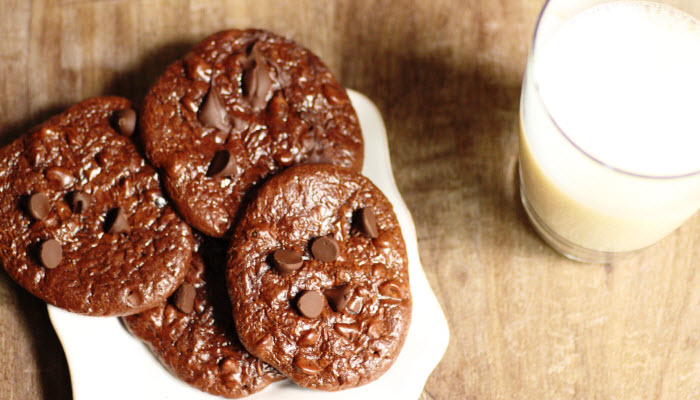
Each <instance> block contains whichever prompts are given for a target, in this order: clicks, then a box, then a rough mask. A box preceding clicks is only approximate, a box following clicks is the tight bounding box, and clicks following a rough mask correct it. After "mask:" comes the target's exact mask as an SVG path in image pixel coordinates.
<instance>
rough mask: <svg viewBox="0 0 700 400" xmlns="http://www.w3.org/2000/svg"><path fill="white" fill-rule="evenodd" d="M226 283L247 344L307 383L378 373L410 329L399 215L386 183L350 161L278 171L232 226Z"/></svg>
mask: <svg viewBox="0 0 700 400" xmlns="http://www.w3.org/2000/svg"><path fill="white" fill-rule="evenodd" d="M226 281H227V285H228V290H229V295H230V296H231V301H232V308H233V310H232V311H233V315H234V320H235V323H236V328H237V330H238V334H239V337H240V340H241V342H242V343H243V345H244V346H245V347H246V348H247V349H248V351H250V352H251V353H252V354H253V355H255V356H256V357H258V358H260V359H262V360H264V361H265V362H267V363H269V364H270V365H272V366H273V367H274V368H276V369H277V370H279V371H280V372H282V373H283V374H285V375H286V376H288V377H289V378H290V379H291V380H292V381H294V382H296V383H297V384H299V385H301V386H304V387H309V388H313V389H321V390H328V391H332V390H339V389H345V388H349V387H354V386H359V385H363V384H366V383H368V382H370V381H372V380H374V379H376V378H378V377H379V376H380V375H381V374H382V373H384V372H385V371H386V370H387V369H388V368H389V366H391V364H392V363H393V361H394V360H395V358H396V356H397V355H398V353H399V350H400V349H401V347H402V345H403V342H404V339H405V337H406V333H407V331H408V327H409V323H410V316H411V293H410V289H409V279H408V261H407V256H406V248H405V244H404V241H403V236H402V235H401V229H400V227H399V224H398V221H397V219H396V216H395V214H394V212H393V208H392V206H391V203H389V201H388V200H387V199H386V198H385V197H384V195H383V194H382V193H381V192H380V191H379V189H377V187H375V186H374V185H373V184H372V183H371V182H370V181H369V180H368V179H367V178H365V177H363V176H361V175H359V174H358V173H356V172H354V171H352V170H349V169H346V168H342V167H338V166H332V165H321V164H315V165H301V166H296V167H292V168H289V169H287V170H285V171H283V172H281V173H280V174H278V175H276V176H274V177H272V178H270V179H269V180H268V181H267V182H266V183H265V184H264V185H263V186H262V187H261V188H260V189H259V191H258V192H257V194H256V196H255V198H254V199H252V201H251V202H250V204H249V205H248V207H247V208H246V210H245V212H244V213H243V214H242V216H241V220H240V223H239V224H238V225H237V226H236V229H235V230H234V232H233V236H232V240H231V246H230V249H229V254H228V268H227V275H226Z"/></svg>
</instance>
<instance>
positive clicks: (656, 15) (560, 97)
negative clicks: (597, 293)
mask: <svg viewBox="0 0 700 400" xmlns="http://www.w3.org/2000/svg"><path fill="white" fill-rule="evenodd" d="M543 18H546V13H545V16H544V17H543ZM547 36H548V37H546V38H538V40H537V41H536V43H535V47H534V52H533V55H532V56H531V57H530V61H529V64H528V70H527V72H526V76H525V80H524V82H523V95H522V101H521V138H520V140H521V146H520V169H521V184H522V186H521V188H522V190H523V192H524V195H525V196H526V198H527V200H526V201H525V203H526V208H528V211H529V212H530V213H531V218H534V219H536V220H537V221H536V222H535V225H536V226H538V225H540V226H539V228H540V230H542V229H545V230H547V232H544V233H545V235H544V236H545V237H547V235H548V234H552V235H553V236H554V237H556V238H557V239H558V240H561V241H563V242H569V243H568V244H571V245H574V247H575V246H579V247H582V248H585V249H589V250H595V251H601V252H614V253H615V252H627V251H632V250H636V249H639V248H643V247H646V246H648V245H650V244H652V243H654V242H656V241H657V240H659V239H661V238H662V237H664V236H666V235H667V234H669V233H670V232H672V231H673V230H674V229H675V228H676V227H678V226H679V225H680V224H681V223H682V222H683V221H684V220H686V219H687V218H688V217H689V216H690V215H692V214H693V213H694V212H695V211H696V210H697V209H698V206H700V174H697V172H698V171H700V21H698V20H696V19H694V18H693V17H691V16H690V15H688V14H685V13H683V12H681V11H679V10H676V9H674V8H671V7H669V6H666V5H662V4H658V3H652V2H645V1H628V0H624V1H615V2H609V3H604V4H600V5H597V6H594V7H592V8H589V9H587V10H585V11H583V12H581V13H579V14H577V15H576V16H575V17H573V18H572V19H570V20H569V21H567V22H565V23H563V24H562V25H560V26H558V27H557V29H554V30H553V31H552V32H551V33H550V34H548V35H547ZM558 128H560V129H561V131H562V132H564V133H565V135H563V134H562V133H561V132H560V130H559V129H558ZM533 214H534V215H533ZM541 225H545V226H546V227H545V228H542V226H541ZM560 250H561V249H560Z"/></svg>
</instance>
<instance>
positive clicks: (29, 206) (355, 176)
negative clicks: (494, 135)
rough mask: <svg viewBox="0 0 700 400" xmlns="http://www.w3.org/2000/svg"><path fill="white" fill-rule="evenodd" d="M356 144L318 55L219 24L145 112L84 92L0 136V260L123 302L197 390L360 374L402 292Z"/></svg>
mask: <svg viewBox="0 0 700 400" xmlns="http://www.w3.org/2000/svg"><path fill="white" fill-rule="evenodd" d="M142 154H145V157H144V156H142ZM362 161H363V141H362V134H361V132H360V127H359V123H358V119H357V115H356V114H355V111H354V109H353V108H352V105H351V104H350V101H349V98H348V96H347V93H346V92H345V90H344V89H343V88H342V87H341V86H340V85H339V84H338V83H337V81H336V80H335V79H334V78H333V76H332V75H331V73H330V72H329V71H328V69H327V67H326V66H325V65H324V64H323V63H322V62H321V61H320V60H319V58H318V57H316V56H315V55H314V54H312V53H311V52H309V51H308V50H306V49H304V48H302V47H300V46H298V45H297V44H295V43H294V42H292V41H290V40H288V39H285V38H282V37H279V36H277V35H274V34H272V33H269V32H265V31H261V30H246V31H239V30H232V31H225V32H220V33H217V34H214V35H212V36H210V37H208V38H206V39H205V40H203V41H202V42H200V43H199V44H197V45H196V46H195V47H194V48H193V49H192V50H191V51H190V52H189V53H188V54H186V55H185V56H184V57H183V58H182V59H180V60H178V61H176V62H174V63H173V64H172V65H170V66H169V67H168V68H167V69H166V71H165V72H164V73H163V74H162V75H161V77H160V78H159V79H158V80H157V81H156V82H155V84H154V85H153V86H152V87H151V89H150V90H149V92H148V94H147V96H146V98H145V99H144V101H143V107H142V110H141V112H140V115H138V116H137V113H136V111H135V110H134V109H133V107H132V105H131V103H130V102H129V101H128V100H126V99H123V98H118V97H101V98H93V99H89V100H86V101H83V102H81V103H79V104H77V105H75V106H73V107H71V108H70V109H68V110H67V111H65V112H64V113H62V114H60V115H58V116H56V117H53V118H52V119H50V120H48V121H46V122H45V123H44V124H42V125H40V126H38V127H36V128H35V129H33V130H32V131H30V132H29V133H27V134H26V135H25V136H23V137H21V138H19V139H17V140H16V141H15V142H13V143H12V144H10V145H8V146H7V147H5V148H4V149H2V150H1V151H0V187H2V190H3V196H2V197H1V198H0V208H1V209H2V211H3V212H2V213H0V260H1V261H2V264H3V266H4V268H5V270H6V271H7V272H8V274H9V275H10V276H11V277H12V278H13V279H15V280H16V281H17V282H19V284H20V285H22V286H23V287H25V288H26V289H27V290H28V291H30V292H31V293H33V294H35V295H36V296H38V297H40V298H42V299H44V300H45V301H47V302H48V303H50V304H53V305H55V306H58V307H61V308H64V309H67V310H69V311H73V312H77V313H81V314H86V315H94V316H121V317H124V322H125V325H126V327H127V328H128V329H129V331H130V332H131V333H132V334H133V335H134V336H136V337H138V338H140V339H141V340H143V341H144V342H145V343H146V344H147V345H148V346H149V347H150V348H151V350H152V351H153V352H154V354H155V355H156V356H157V357H158V358H159V359H160V360H161V362H162V363H163V365H164V366H165V367H167V368H168V369H169V370H170V371H171V372H172V373H173V374H174V375H176V376H177V377H178V378H180V379H182V380H183V381H185V382H187V383H189V384H191V385H193V386H195V387H197V388H199V389H201V390H204V391H206V392H209V393H212V394H215V395H220V396H224V397H229V398H239V397H244V396H247V395H249V394H252V393H255V392H257V391H259V390H262V389H263V388H264V387H265V386H267V385H268V384H269V383H272V382H275V381H278V380H281V379H284V378H285V377H287V378H289V379H291V380H292V381H293V382H295V383H296V384H298V385H300V386H303V387H308V388H313V389H319V390H328V391H333V390H340V389H345V388H350V387H355V386H359V385H363V384H365V383H368V382H370V381H372V380H374V379H376V378H378V377H379V376H380V375H381V374H382V373H384V372H385V371H386V370H387V369H388V368H389V367H390V365H391V364H392V363H393V361H394V360H395V358H396V356H397V355H398V353H399V351H400V349H401V346H402V345H403V341H404V339H405V336H406V333H407V330H408V325H409V322H410V314H411V295H410V290H409V284H408V266H407V256H406V249H405V245H404V242H403V237H402V235H401V230H400V227H399V225H398V222H397V219H396V216H395V215H394V213H393V209H392V206H391V204H390V203H389V202H388V200H387V199H386V198H385V197H384V195H383V194H382V193H381V192H380V191H379V190H378V189H377V188H376V187H375V186H374V185H373V184H372V183H371V182H370V181H369V180H368V179H367V178H365V177H363V176H362V175H360V173H359V170H360V169H361V167H362ZM162 190H164V193H163V191H162ZM170 204H172V205H173V207H171V205H170ZM192 228H194V233H193V230H192Z"/></svg>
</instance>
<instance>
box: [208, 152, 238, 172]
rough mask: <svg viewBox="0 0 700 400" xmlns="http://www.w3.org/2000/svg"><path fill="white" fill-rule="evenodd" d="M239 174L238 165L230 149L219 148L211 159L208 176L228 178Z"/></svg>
mask: <svg viewBox="0 0 700 400" xmlns="http://www.w3.org/2000/svg"><path fill="white" fill-rule="evenodd" d="M237 174H238V165H237V164H236V160H234V158H233V157H232V156H231V152H230V151H228V150H225V149H224V150H219V151H217V152H216V153H214V157H213V158H212V159H211V163H210V164H209V169H208V170H207V176H208V177H211V178H228V177H232V176H234V175H237Z"/></svg>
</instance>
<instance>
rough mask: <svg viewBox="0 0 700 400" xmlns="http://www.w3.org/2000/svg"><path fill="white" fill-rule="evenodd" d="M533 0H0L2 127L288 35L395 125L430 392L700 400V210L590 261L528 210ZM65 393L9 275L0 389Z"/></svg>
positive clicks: (34, 309) (47, 395) (44, 323)
mask: <svg viewBox="0 0 700 400" xmlns="http://www.w3.org/2000/svg"><path fill="white" fill-rule="evenodd" d="M543 3H544V0H500V1H494V0H461V1H454V0H414V1H403V2H400V1H393V2H391V1H375V0H343V1H340V0H339V1H310V0H304V1H290V2H279V1H272V0H265V1H259V0H250V1H234V0H232V1H214V0H212V1H206V0H191V1H180V2H178V1H165V0H142V1H118V0H111V1H110V0H103V1H82V0H64V1H46V0H35V1H31V2H30V1H26V0H3V1H2V5H1V11H0V14H1V15H0V38H1V39H2V40H0V94H2V95H1V96H0V132H1V134H2V137H3V139H2V140H3V142H7V140H9V138H12V137H15V136H17V135H19V134H21V133H22V132H24V131H25V130H26V129H27V128H29V127H30V126H32V125H34V124H36V123H39V122H41V121H42V120H44V119H45V118H46V117H48V116H50V115H52V114H54V113H56V112H57V111H60V110H61V109H63V108H64V107H66V106H68V105H69V104H71V103H73V102H76V101H78V100H80V99H82V98H85V97H89V96H97V95H101V94H119V95H124V96H127V97H129V98H131V99H133V100H135V101H137V102H139V101H140V100H141V98H142V97H143V95H144V92H145V90H146V88H147V87H148V85H149V83H150V82H152V81H153V79H154V78H155V77H156V76H157V75H158V74H159V72H160V71H162V70H163V68H164V67H165V66H166V65H167V64H168V63H170V62H171V61H173V60H174V59H175V58H177V57H179V56H181V55H182V54H183V53H184V52H185V51H186V50H187V49H188V47H189V46H190V45H191V44H193V43H195V42H196V41H197V40H199V39H201V38H202V37H204V36H205V35H207V34H209V33H211V32H214V31H216V30H220V29H224V28H227V27H249V26H257V27H264V28H268V29H271V30H273V31H277V32H279V33H282V34H285V35H288V36H291V37H293V38H295V39H296V40H297V41H298V42H300V43H302V44H304V45H305V46H307V47H309V48H310V49H312V50H313V51H315V52H316V53H317V54H319V55H320V56H321V57H322V58H323V59H324V60H325V61H326V62H327V63H328V65H329V66H330V67H331V69H332V70H333V71H335V73H336V74H337V76H338V78H339V79H340V80H341V81H342V82H343V83H344V84H345V85H346V86H348V87H351V88H355V89H357V90H359V91H361V92H363V93H365V94H367V95H368V96H369V97H370V98H371V99H373V100H374V101H375V102H376V103H377V105H378V106H379V109H380V110H381V112H382V114H383V115H384V118H385V120H386V123H387V128H388V132H389V142H390V148H391V156H392V160H393V169H394V174H395V175H396V179H397V181H398V186H399V189H400V190H401V192H402V194H403V196H404V199H405V200H406V202H407V203H408V206H409V208H410V210H411V212H412V213H413V216H414V219H415V222H416V228H417V232H418V240H419V247H420V253H421V257H422V260H423V265H424V267H425V270H426V273H427V275H428V278H429V280H430V283H431V285H432V287H433V289H434V290H435V292H436V294H437V296H438V298H439V300H440V303H441V304H442V306H443V308H444V311H445V314H446V315H447V318H448V320H449V325H450V330H451V335H452V336H451V342H450V347H449V348H448V350H447V354H446V355H445V357H444V358H443V361H442V363H441V364H440V365H439V366H438V367H437V369H436V370H435V372H434V373H433V374H432V376H431V377H430V378H429V380H428V382H427V384H426V386H425V391H424V393H423V396H422V398H423V399H435V400H447V399H545V398H547V399H699V398H700V275H698V274H699V273H700V268H699V267H698V265H699V264H700V261H698V260H700V243H699V242H700V241H699V239H700V219H699V218H698V217H695V218H693V219H692V220H691V221H690V222H689V223H688V224H686V225H685V226H683V227H682V228H681V229H680V230H679V231H678V232H676V233H674V234H673V235H672V236H671V237H669V238H667V239H666V240H664V241H663V242H662V243H660V244H659V245H657V246H655V247H653V248H651V249H648V250H647V251H644V252H642V253H641V254H639V255H638V256H636V257H635V258H633V259H631V260H629V261H627V262H624V263H619V264H615V265H605V266H598V265H586V264H579V263H575V262H570V261H567V260H566V259H564V258H562V257H560V256H558V255H557V254H555V253H554V252H553V251H552V250H551V249H549V248H548V247H547V246H546V245H545V244H544V243H543V242H542V240H540V239H539V238H538V237H537V235H536V234H535V233H534V231H533V230H532V228H530V226H529V224H528V222H527V219H526V217H525V214H524V211H523V209H522V207H521V206H520V203H519V199H518V185H517V173H516V167H517V145H518V139H517V132H518V131H517V129H518V100H519V93H520V82H521V76H522V74H523V70H524V65H525V60H526V56H527V50H528V42H529V39H530V35H531V31H532V29H533V27H534V24H535V20H536V17H537V14H538V12H539V9H540V8H541V6H542V5H543ZM70 397H71V394H70V380H69V376H68V372H67V365H66V361H65V358H64V356H63V353H62V351H61V347H60V344H59V342H58V340H57V338H56V335H55V333H54V332H53V330H52V328H51V325H50V323H49V321H48V318H47V314H46V310H45V307H44V306H43V305H42V303H41V302H40V301H37V300H35V299H33V298H32V297H31V296H29V295H28V294H26V293H25V292H24V291H23V290H21V289H19V288H18V287H17V286H16V285H15V284H14V283H12V282H11V281H10V280H9V278H8V277H7V275H6V274H4V273H0V398H2V399H52V400H53V399H69V398H70Z"/></svg>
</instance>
